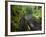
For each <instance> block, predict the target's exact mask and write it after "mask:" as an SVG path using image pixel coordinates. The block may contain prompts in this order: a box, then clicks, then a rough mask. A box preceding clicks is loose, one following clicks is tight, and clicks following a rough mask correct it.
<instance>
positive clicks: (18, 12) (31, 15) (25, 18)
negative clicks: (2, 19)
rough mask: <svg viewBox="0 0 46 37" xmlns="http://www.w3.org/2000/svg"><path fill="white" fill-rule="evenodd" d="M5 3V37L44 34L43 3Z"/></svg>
mask: <svg viewBox="0 0 46 37" xmlns="http://www.w3.org/2000/svg"><path fill="white" fill-rule="evenodd" d="M7 3H8V4H7V8H8V12H7V13H8V14H7V15H8V18H7V19H8V24H7V30H8V31H7V32H8V33H7V35H25V34H37V33H44V3H43V4H42V3H33V2H32V3H29V2H25V3H24V2H7Z"/></svg>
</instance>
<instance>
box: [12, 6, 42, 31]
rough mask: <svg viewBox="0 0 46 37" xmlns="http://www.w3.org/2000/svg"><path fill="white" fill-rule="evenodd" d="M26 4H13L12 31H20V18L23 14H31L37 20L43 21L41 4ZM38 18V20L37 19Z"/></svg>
mask: <svg viewBox="0 0 46 37" xmlns="http://www.w3.org/2000/svg"><path fill="white" fill-rule="evenodd" d="M33 7H34V8H33ZM33 7H32V6H24V5H11V31H13V32H14V31H19V24H20V22H19V21H20V19H21V17H22V16H25V15H28V14H31V15H32V16H33V17H36V18H33V19H34V20H35V21H37V22H41V18H42V8H41V6H33ZM36 19H37V20H36Z"/></svg>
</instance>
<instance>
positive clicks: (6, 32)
mask: <svg viewBox="0 0 46 37" xmlns="http://www.w3.org/2000/svg"><path fill="white" fill-rule="evenodd" d="M8 2H20V3H36V4H44V33H35V34H19V35H8V7H7V6H8ZM41 34H45V3H42V2H26V1H5V36H25V35H41Z"/></svg>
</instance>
